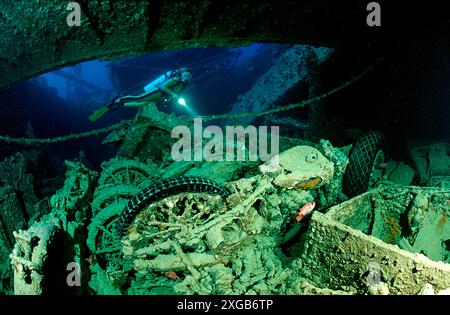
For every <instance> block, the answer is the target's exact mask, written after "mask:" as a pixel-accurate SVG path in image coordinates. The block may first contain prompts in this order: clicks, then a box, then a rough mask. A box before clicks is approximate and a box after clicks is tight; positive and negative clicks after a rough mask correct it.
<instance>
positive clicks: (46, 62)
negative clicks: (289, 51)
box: [0, 0, 367, 88]
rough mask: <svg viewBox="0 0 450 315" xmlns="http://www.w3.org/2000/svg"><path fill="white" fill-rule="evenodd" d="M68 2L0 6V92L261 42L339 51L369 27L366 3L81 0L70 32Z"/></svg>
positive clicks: (35, 1)
mask: <svg viewBox="0 0 450 315" xmlns="http://www.w3.org/2000/svg"><path fill="white" fill-rule="evenodd" d="M68 2H69V1H61V0H46V1H40V0H29V1H13V0H4V1H1V2H0V29H1V30H2V32H1V33H2V36H0V74H1V76H0V88H2V87H6V86H8V85H10V84H11V83H14V82H18V81H21V80H24V79H26V78H29V77H32V76H35V75H38V74H40V73H43V72H46V71H49V70H52V69H55V68H58V67H62V66H66V65H70V64H74V63H78V62H80V61H84V60H88V59H96V58H98V59H113V58H117V57H120V56H130V55H136V54H141V53H144V52H148V51H156V50H166V49H176V48H188V47H207V46H237V45H247V44H251V43H261V42H275V43H292V44H294V43H299V44H310V45H316V46H319V45H320V46H328V47H339V46H342V45H346V44H348V43H346V42H345V41H346V39H347V40H348V39H349V38H351V39H352V42H351V43H352V44H354V43H355V42H356V43H357V42H358V40H365V38H366V37H365V36H364V34H362V33H361V32H360V31H359V32H360V33H359V34H356V33H355V32H356V30H361V27H355V25H354V23H356V21H358V20H360V22H361V23H365V17H366V14H367V12H366V8H365V6H364V3H361V5H355V4H354V3H353V4H351V5H350V4H346V3H345V2H342V1H340V2H338V1H331V2H330V1H321V0H301V1H299V0H294V1H283V0H279V1H269V0H265V1H259V2H255V1H251V0H239V1H233V0H225V1H190V0H189V1H188V0H147V1H143V0H137V1H111V0H108V1H100V0H82V1H81V0H80V1H78V3H80V5H81V7H82V20H81V26H79V27H69V26H68V25H67V23H66V18H67V15H68V14H69V13H70V12H69V11H67V10H66V6H67V4H68ZM355 16H356V17H357V16H360V17H361V18H360V19H359V18H356V19H355ZM330 25H332V26H333V27H330ZM353 33H354V34H353ZM352 34H353V35H354V36H352ZM349 35H350V36H349Z"/></svg>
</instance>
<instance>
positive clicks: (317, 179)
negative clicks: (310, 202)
mask: <svg viewBox="0 0 450 315" xmlns="http://www.w3.org/2000/svg"><path fill="white" fill-rule="evenodd" d="M260 171H261V172H262V173H275V174H278V175H277V176H276V177H275V180H274V183H275V185H277V186H280V187H284V188H289V189H292V188H297V189H316V188H319V187H321V186H322V185H324V184H327V183H329V182H330V180H331V179H332V177H333V174H334V165H333V163H331V162H330V161H329V160H328V159H327V158H325V157H324V156H323V154H322V153H321V152H320V151H319V150H317V149H316V148H313V147H310V146H296V147H293V148H291V149H288V150H286V151H283V152H282V153H280V154H279V155H277V156H275V157H273V158H272V159H270V160H269V161H268V162H266V163H264V164H263V165H261V166H260Z"/></svg>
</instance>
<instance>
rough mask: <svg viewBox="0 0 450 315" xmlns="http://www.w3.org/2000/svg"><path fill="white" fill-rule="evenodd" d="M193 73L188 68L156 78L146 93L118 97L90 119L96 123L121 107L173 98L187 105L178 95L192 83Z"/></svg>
mask: <svg viewBox="0 0 450 315" xmlns="http://www.w3.org/2000/svg"><path fill="white" fill-rule="evenodd" d="M191 78H192V75H191V72H190V70H189V69H188V68H180V69H176V70H171V71H168V72H166V73H164V74H163V75H161V76H160V77H158V78H156V79H155V80H153V81H152V82H150V83H149V84H147V85H146V86H145V87H144V91H145V92H144V93H143V94H140V95H135V96H133V95H126V96H122V97H117V98H115V99H114V100H112V101H111V103H109V104H108V105H106V106H103V107H102V108H100V109H99V110H97V111H95V112H94V113H93V114H92V115H91V116H89V119H90V120H91V121H96V120H97V119H99V118H100V117H102V116H103V115H104V114H106V113H107V112H109V111H112V110H116V109H118V108H121V107H141V106H144V105H147V104H149V103H158V102H159V101H161V100H165V101H168V100H170V99H172V98H175V99H177V100H178V103H179V104H181V105H186V103H185V101H184V99H183V98H182V97H180V96H179V94H178V93H180V92H182V91H183V90H184V89H185V88H186V86H187V85H188V84H189V83H190V82H191Z"/></svg>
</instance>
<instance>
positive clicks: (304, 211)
mask: <svg viewBox="0 0 450 315" xmlns="http://www.w3.org/2000/svg"><path fill="white" fill-rule="evenodd" d="M315 206H316V203H315V202H308V203H306V204H304V205H303V206H302V207H300V209H298V214H297V216H296V217H295V221H297V222H300V221H301V220H302V219H303V218H304V217H305V216H306V215H308V214H309V213H311V212H312V211H313V210H314V207H315Z"/></svg>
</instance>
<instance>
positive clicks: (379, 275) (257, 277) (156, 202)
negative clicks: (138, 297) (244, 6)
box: [0, 47, 450, 295]
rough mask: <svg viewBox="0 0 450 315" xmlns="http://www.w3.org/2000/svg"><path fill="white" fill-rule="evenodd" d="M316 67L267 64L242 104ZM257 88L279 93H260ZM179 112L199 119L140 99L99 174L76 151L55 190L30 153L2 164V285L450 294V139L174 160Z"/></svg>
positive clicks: (303, 143) (377, 139)
mask: <svg viewBox="0 0 450 315" xmlns="http://www.w3.org/2000/svg"><path fill="white" fill-rule="evenodd" d="M324 53H325V54H324ZM331 53H332V51H331V50H323V49H317V50H316V49H311V48H304V49H299V48H298V47H294V48H292V49H291V50H289V51H288V52H287V53H286V54H285V55H283V56H282V57H280V59H279V60H278V61H277V62H276V65H275V66H274V67H273V68H272V69H271V70H270V71H269V72H270V73H271V76H276V75H277V65H280V64H284V63H286V58H288V57H289V58H290V57H292V56H291V55H292V54H298V55H300V56H305V55H308V56H309V57H311V58H312V59H314V60H315V61H314V62H315V64H317V63H318V59H317V58H319V57H320V56H322V57H323V58H326V56H327V55H328V54H331ZM289 58H288V59H289ZM294 59H295V58H293V60H294ZM319 59H320V58H319ZM289 60H291V59H289ZM288 64H289V63H288ZM300 65H302V63H301V64H300ZM300 65H297V66H300ZM288 67H290V66H288ZM278 68H279V70H278V72H280V71H281V72H283V67H281V66H280V67H278ZM279 74H280V73H278V75H279ZM316 79H317V78H314V74H312V73H311V74H307V73H305V74H304V77H301V78H297V79H295V80H292V82H291V81H285V82H283V84H284V85H285V86H284V87H283V89H280V86H279V85H277V84H275V83H276V82H272V81H270V80H266V79H265V77H264V76H263V77H262V78H261V79H259V80H258V81H257V82H256V84H255V87H254V88H253V89H251V90H250V91H249V92H248V93H247V95H253V96H251V97H250V96H249V97H241V98H240V100H239V101H238V102H239V104H240V105H239V106H243V107H245V108H247V109H248V110H249V111H261V110H266V109H269V108H273V107H274V104H276V103H277V100H279V99H280V98H283V93H280V91H284V93H288V91H289V90H290V89H291V88H292V87H294V86H295V85H296V84H298V81H299V80H300V81H302V80H308V81H309V82H310V83H311V82H315V80H316ZM271 85H274V86H272V87H271ZM258 86H259V87H260V88H259V89H263V90H264V91H265V95H268V93H270V91H271V90H273V91H277V92H276V93H278V94H276V93H274V94H273V95H272V96H273V97H272V101H271V103H268V104H259V105H258V104H256V103H255V102H254V101H253V99H254V98H255V97H257V96H255V95H257V94H258V88H257V87H258ZM312 86H314V84H312ZM309 92H310V94H311V95H316V94H317V91H315V90H314V89H312V90H311V91H309ZM256 105H258V106H264V108H254V106H256ZM314 106H319V104H314ZM311 114H312V115H313V116H314V111H312V113H311ZM319 118H320V115H318V116H317V117H316V119H319ZM272 119H274V117H272ZM276 119H277V121H278V123H280V124H281V125H285V126H288V125H292V123H293V121H292V119H291V120H289V119H288V118H286V117H278V118H276ZM294 124H296V125H302V122H300V121H294ZM180 125H184V126H188V127H189V128H191V129H192V128H194V127H193V124H192V121H190V120H187V119H186V118H182V117H177V116H176V115H174V114H170V115H169V114H166V113H163V112H161V111H159V110H158V109H157V107H156V106H154V105H153V106H151V105H149V106H146V107H144V108H143V109H142V110H140V111H139V113H138V114H137V116H136V118H135V120H134V122H133V123H132V124H131V125H130V126H125V125H124V127H123V129H119V130H116V131H114V132H112V133H110V134H109V135H108V136H107V137H106V138H105V139H104V140H103V144H104V145H115V146H117V147H118V150H117V155H116V156H115V157H114V158H112V159H110V160H108V161H104V162H103V163H102V165H101V169H100V171H99V172H97V171H94V170H91V169H89V167H88V166H87V165H85V164H83V162H82V159H78V160H73V161H66V162H65V164H66V174H65V181H64V184H63V185H62V187H60V189H59V190H57V191H56V193H54V194H53V195H51V196H48V197H45V198H40V197H38V196H37V194H36V193H35V191H34V188H33V176H32V175H30V174H29V173H28V167H27V159H26V158H25V157H24V155H22V154H20V153H17V154H16V155H15V156H13V157H10V158H8V159H6V160H4V161H3V162H1V163H0V173H1V174H2V177H1V179H0V191H1V194H0V196H1V197H0V208H1V210H2V211H1V212H0V224H1V225H0V280H1V281H0V292H1V293H4V294H51V293H67V294H130V295H131V294H435V293H448V290H449V288H450V237H449V236H450V223H449V220H448V215H449V211H450V190H449V186H450V172H449V165H450V157H449V156H448V152H450V150H449V146H450V144H448V143H434V144H431V145H430V144H423V143H412V142H411V143H410V148H409V151H410V153H411V157H412V159H411V163H410V164H411V165H408V164H406V163H405V162H400V161H393V160H387V159H386V157H385V154H384V151H383V146H382V143H383V135H381V134H380V133H379V132H367V133H361V136H360V137H359V139H358V140H357V141H356V142H355V143H353V144H352V145H348V146H345V147H333V146H332V144H331V143H330V142H329V141H328V140H324V139H322V140H318V141H315V142H311V141H307V140H303V139H301V138H294V137H287V136H280V138H279V141H280V153H279V154H278V155H277V156H274V157H272V159H270V160H269V161H266V162H260V161H239V162H238V161H214V162H199V161H173V160H172V157H171V155H170V152H171V145H172V144H173V143H174V141H175V140H174V139H172V138H171V131H172V129H173V128H174V127H175V126H180ZM302 130H303V131H305V132H309V131H311V130H310V129H309V127H308V126H305V128H303V129H302ZM247 149H248V147H247ZM412 184H416V185H420V186H412ZM304 209H307V210H304ZM302 211H304V212H302ZM309 212H312V214H311V213H309ZM74 266H75V267H74ZM77 278H78V280H79V281H76V279H77ZM70 283H72V284H74V283H75V284H76V285H70Z"/></svg>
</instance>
